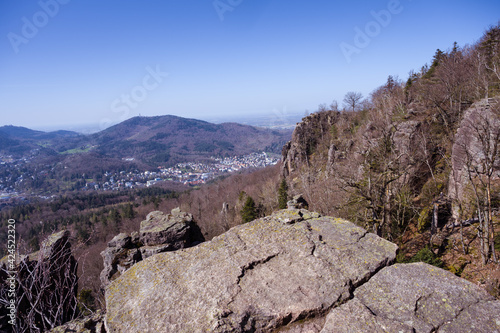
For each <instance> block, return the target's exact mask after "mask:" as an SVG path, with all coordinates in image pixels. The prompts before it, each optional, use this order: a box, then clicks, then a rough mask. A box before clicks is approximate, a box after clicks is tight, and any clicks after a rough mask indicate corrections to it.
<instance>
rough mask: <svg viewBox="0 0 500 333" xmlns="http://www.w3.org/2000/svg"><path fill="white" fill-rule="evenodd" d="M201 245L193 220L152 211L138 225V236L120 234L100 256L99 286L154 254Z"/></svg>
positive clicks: (176, 212) (185, 215)
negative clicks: (101, 260)
mask: <svg viewBox="0 0 500 333" xmlns="http://www.w3.org/2000/svg"><path fill="white" fill-rule="evenodd" d="M203 241H204V238H203V235H202V233H201V231H200V228H199V227H198V226H197V225H196V223H195V222H194V220H193V216H192V215H191V214H188V213H184V212H181V211H180V210H179V209H178V208H176V209H173V210H172V212H171V214H165V213H163V212H160V211H154V212H151V213H149V214H148V215H147V217H146V220H144V221H142V222H141V227H140V231H139V233H137V232H133V233H132V234H131V235H129V234H126V233H120V234H118V235H117V236H115V237H114V238H113V239H112V240H111V241H110V242H109V243H108V247H107V248H106V249H105V250H104V251H102V252H101V256H102V257H103V260H104V269H103V271H102V272H101V276H100V278H101V283H102V286H103V287H106V286H107V285H108V284H109V283H110V282H111V281H113V280H114V279H116V278H117V277H119V276H120V275H121V274H123V273H124V272H125V271H126V270H128V269H129V268H130V267H132V265H134V264H136V263H137V262H139V261H141V260H144V259H146V258H148V257H151V256H152V255H155V254H157V253H161V252H166V251H175V250H178V249H182V248H186V247H190V246H193V245H196V244H199V243H201V242H203Z"/></svg>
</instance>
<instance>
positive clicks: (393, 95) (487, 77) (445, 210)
mask: <svg viewBox="0 0 500 333" xmlns="http://www.w3.org/2000/svg"><path fill="white" fill-rule="evenodd" d="M358 95H359V94H354V93H351V94H348V95H347V96H346V100H345V102H346V105H348V107H349V110H348V111H340V110H338V109H337V108H336V107H335V106H336V104H335V103H333V104H332V108H330V109H328V108H327V107H326V106H324V107H322V108H321V109H320V110H319V111H318V112H316V113H314V114H311V115H310V116H308V117H306V118H304V119H303V121H302V122H301V123H300V124H299V125H298V126H297V127H296V129H295V131H294V133H293V137H292V140H291V142H289V143H288V144H287V145H286V146H285V149H284V154H283V159H284V164H283V169H282V174H283V176H286V178H287V181H288V183H289V186H290V187H291V188H292V191H293V192H294V193H303V194H304V195H305V197H306V200H307V201H308V202H309V203H310V208H311V209H313V210H315V211H319V212H321V213H323V214H327V215H332V216H341V217H344V218H346V219H348V220H351V221H354V222H356V223H358V224H360V225H362V226H364V227H366V228H367V229H368V230H371V231H373V232H374V233H376V234H378V235H380V236H383V237H384V238H387V239H389V240H392V241H394V242H397V243H398V244H399V245H400V247H401V256H403V257H404V255H405V254H406V255H408V256H410V255H414V254H415V253H416V251H418V250H421V249H423V248H424V247H425V246H429V247H430V248H431V249H432V250H433V253H434V255H438V256H440V257H441V259H444V260H445V262H447V264H448V265H449V266H450V267H451V268H450V269H452V270H455V272H457V273H458V274H462V273H463V274H470V276H471V277H472V276H476V277H478V272H483V273H481V274H485V275H487V273H485V272H484V271H482V269H484V267H485V266H482V265H483V264H484V265H486V264H491V265H494V264H493V263H495V262H496V263H498V259H499V255H500V213H499V212H500V196H499V193H500V25H499V26H496V27H493V28H491V29H490V30H488V31H487V32H486V33H485V34H484V36H482V37H481V39H480V40H479V41H478V42H477V43H476V44H474V45H472V46H466V47H460V46H458V45H456V44H455V45H453V47H452V48H450V49H449V50H447V51H441V50H437V51H436V53H435V55H434V57H433V59H432V62H431V65H430V66H427V65H425V66H423V67H422V68H421V70H420V71H418V72H413V73H411V75H410V77H409V78H407V79H405V80H400V79H398V78H395V77H392V76H389V78H388V79H387V82H386V83H385V84H384V85H382V86H380V87H379V88H377V89H375V90H374V91H373V92H372V93H371V94H370V96H368V97H367V98H366V99H365V100H364V102H363V103H361V101H359V100H358V101H355V103H353V104H349V102H350V101H352V99H350V98H349V97H351V96H358ZM452 244H453V245H452ZM452 249H453V251H451V250H452ZM447 256H448V257H447ZM453 256H454V257H453ZM466 266H467V267H466ZM464 269H465V271H464ZM498 281H499V283H500V279H498Z"/></svg>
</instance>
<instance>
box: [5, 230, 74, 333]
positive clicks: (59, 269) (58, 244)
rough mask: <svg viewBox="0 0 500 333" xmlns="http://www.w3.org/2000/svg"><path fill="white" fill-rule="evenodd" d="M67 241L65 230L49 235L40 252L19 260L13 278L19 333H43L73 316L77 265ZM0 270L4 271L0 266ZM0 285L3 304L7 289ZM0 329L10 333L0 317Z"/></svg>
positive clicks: (68, 234) (67, 235)
mask: <svg viewBox="0 0 500 333" xmlns="http://www.w3.org/2000/svg"><path fill="white" fill-rule="evenodd" d="M69 237H70V232H69V231H66V230H63V231H60V232H58V233H55V234H52V235H50V236H49V237H48V238H47V239H46V240H45V241H44V242H43V243H42V246H41V248H40V251H38V252H35V253H32V254H29V255H26V256H21V257H20V258H19V262H18V263H17V268H16V272H17V274H15V275H16V278H17V281H16V285H17V286H19V290H18V293H17V297H16V301H17V304H16V306H17V315H16V318H17V328H18V330H19V331H20V332H31V331H33V332H35V331H38V330H40V331H46V330H48V329H50V328H52V327H53V326H54V325H61V324H63V323H65V322H67V321H70V320H72V319H73V318H74V317H75V316H76V314H77V313H76V301H77V297H76V296H77V288H78V277H77V263H76V260H75V258H74V257H73V255H72V253H71V245H70V242H69ZM2 268H3V269H5V268H6V267H5V266H4V265H2ZM9 275H10V274H9ZM5 276H6V275H5V272H3V274H2V277H3V278H5ZM0 283H1V284H0V285H1V289H2V290H0V298H2V300H3V301H2V303H3V302H4V301H5V300H6V299H5V297H7V294H6V293H5V289H4V288H5V287H6V286H7V285H6V283H5V280H3V281H0ZM1 312H3V310H0V313H1ZM42 314H43V315H42ZM7 320H8V319H7ZM0 329H1V330H2V332H10V331H11V330H12V325H10V324H8V323H7V322H6V320H5V317H0Z"/></svg>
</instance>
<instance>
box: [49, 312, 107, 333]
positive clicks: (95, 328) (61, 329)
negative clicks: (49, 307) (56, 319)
mask: <svg viewBox="0 0 500 333" xmlns="http://www.w3.org/2000/svg"><path fill="white" fill-rule="evenodd" d="M70 332H71V333H106V329H105V328H104V316H103V314H102V313H101V312H100V311H97V312H96V313H94V314H93V315H90V316H87V317H85V318H81V319H75V320H72V321H70V322H67V323H66V324H64V325H61V326H57V327H56V328H53V329H51V330H50V331H49V332H48V333H70Z"/></svg>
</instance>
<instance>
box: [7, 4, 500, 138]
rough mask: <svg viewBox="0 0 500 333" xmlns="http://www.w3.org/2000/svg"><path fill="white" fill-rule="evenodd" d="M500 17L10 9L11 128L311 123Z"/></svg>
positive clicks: (489, 7) (440, 10)
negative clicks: (309, 117) (140, 122)
mask: <svg viewBox="0 0 500 333" xmlns="http://www.w3.org/2000/svg"><path fill="white" fill-rule="evenodd" d="M376 16H378V20H377V19H376ZM499 20H500V1H498V0H488V1H487V0H476V1H464V0H454V1H448V0H443V1H439V0H434V1H428V0H400V1H397V0H385V1H373V0H372V1H331V0H329V1H326V0H324V1H323V0H318V1H285V0H216V1H213V0H196V1H195V0H149V1H138V0H137V1H133V0H109V1H103V0H100V1H97V0H85V1H83V0H41V1H19V0H5V1H1V2H0V101H1V103H0V114H1V120H0V126H1V125H10V124H12V125H17V126H26V127H30V128H48V127H52V128H72V127H73V126H74V125H84V124H100V125H99V126H100V127H102V128H103V127H105V126H108V125H110V124H112V123H117V122H119V121H122V120H125V119H127V118H130V117H133V116H136V115H139V114H140V115H143V116H154V115H165V114H173V115H178V116H183V117H190V118H199V119H210V118H213V117H234V116H235V115H245V116H251V115H266V114H267V115H271V116H272V115H273V114H274V115H276V116H279V114H304V113H305V111H306V110H309V111H310V112H312V111H315V110H316V109H317V107H318V105H319V104H321V103H327V104H330V103H331V102H332V101H333V100H337V101H338V102H339V104H341V101H342V98H343V96H344V95H345V93H346V92H348V91H359V92H362V93H363V95H364V96H367V95H368V94H369V93H370V92H371V91H372V90H374V89H375V88H376V87H378V86H380V85H381V84H383V83H384V82H385V80H386V78H387V76H388V75H398V76H399V77H400V78H401V79H406V78H407V75H408V72H409V71H410V70H412V69H413V70H419V69H420V68H421V66H422V65H424V64H425V63H428V62H430V59H431V58H432V56H433V54H434V52H435V51H436V49H437V48H440V49H443V50H446V49H448V48H450V47H451V46H452V45H453V42H454V41H457V42H458V43H459V45H464V44H468V43H469V44H470V43H474V42H475V41H476V40H477V39H478V38H480V37H481V35H482V34H483V32H484V31H485V29H487V28H488V26H490V25H493V24H496V23H497V22H498V21H499ZM359 31H362V33H363V34H365V36H364V37H363V36H362V37H360V36H357V35H358V34H359ZM342 45H343V46H344V51H342V47H341V46H342ZM346 45H349V47H352V48H348V49H347V50H350V51H349V52H347V56H346V55H345V54H344V53H346V51H345V50H346V48H345V46H346ZM352 50H355V52H351V51H352Z"/></svg>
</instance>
